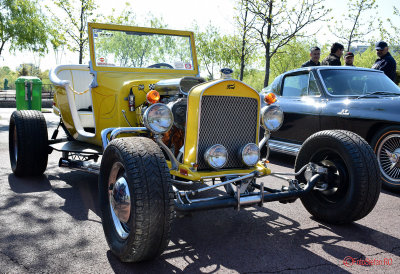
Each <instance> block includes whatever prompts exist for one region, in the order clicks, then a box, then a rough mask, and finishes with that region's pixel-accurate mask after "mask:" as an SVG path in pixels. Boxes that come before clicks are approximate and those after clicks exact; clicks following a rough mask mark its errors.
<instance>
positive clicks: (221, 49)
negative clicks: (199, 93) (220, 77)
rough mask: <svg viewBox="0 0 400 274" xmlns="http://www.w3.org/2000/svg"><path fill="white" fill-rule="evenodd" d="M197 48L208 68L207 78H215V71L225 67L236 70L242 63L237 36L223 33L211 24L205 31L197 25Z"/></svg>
mask: <svg viewBox="0 0 400 274" xmlns="http://www.w3.org/2000/svg"><path fill="white" fill-rule="evenodd" d="M194 28H195V33H196V35H195V36H196V49H197V56H198V61H199V63H200V65H201V66H202V67H203V68H205V69H206V71H207V73H208V76H207V78H208V79H210V80H212V79H214V76H215V75H214V73H215V72H217V71H219V69H221V68H224V67H229V68H232V69H234V70H235V68H237V67H238V65H239V63H240V43H239V39H238V37H236V36H232V35H221V34H220V32H219V30H218V29H217V28H215V27H214V26H213V25H211V24H209V25H208V26H207V27H206V30H205V31H204V32H202V31H200V30H199V27H198V26H195V27H194Z"/></svg>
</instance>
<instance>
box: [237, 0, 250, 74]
mask: <svg viewBox="0 0 400 274" xmlns="http://www.w3.org/2000/svg"><path fill="white" fill-rule="evenodd" d="M245 1H246V4H245V13H244V20H243V25H244V27H243V36H242V52H241V55H240V74H239V80H240V81H243V75H244V67H245V64H244V59H245V58H244V57H245V49H246V34H247V14H248V11H249V7H248V2H247V0H245Z"/></svg>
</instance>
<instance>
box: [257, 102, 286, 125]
mask: <svg viewBox="0 0 400 274" xmlns="http://www.w3.org/2000/svg"><path fill="white" fill-rule="evenodd" d="M282 123H283V111H282V109H281V108H280V107H279V106H277V105H269V106H265V107H263V108H262V109H261V125H262V126H263V127H264V128H265V129H266V130H269V131H277V130H278V129H279V128H280V127H281V126H282Z"/></svg>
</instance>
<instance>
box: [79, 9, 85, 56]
mask: <svg viewBox="0 0 400 274" xmlns="http://www.w3.org/2000/svg"><path fill="white" fill-rule="evenodd" d="M84 13H85V9H84V3H83V1H81V18H80V19H81V27H80V29H79V64H82V59H83V30H84V26H83V17H84Z"/></svg>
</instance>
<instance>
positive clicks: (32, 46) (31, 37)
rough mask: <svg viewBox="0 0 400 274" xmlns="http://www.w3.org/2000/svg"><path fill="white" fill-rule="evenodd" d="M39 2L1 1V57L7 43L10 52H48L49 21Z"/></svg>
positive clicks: (29, 0)
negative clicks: (26, 50)
mask: <svg viewBox="0 0 400 274" xmlns="http://www.w3.org/2000/svg"><path fill="white" fill-rule="evenodd" d="M39 7H40V5H39V3H38V1H37V0H0V56H1V53H2V51H3V49H4V46H5V44H6V43H9V44H10V50H11V51H15V50H25V49H28V50H33V51H36V52H39V53H43V52H46V50H47V46H46V43H47V41H48V35H47V33H48V30H49V26H48V24H47V19H46V17H45V16H44V14H43V13H42V12H41V10H40V8H39Z"/></svg>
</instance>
